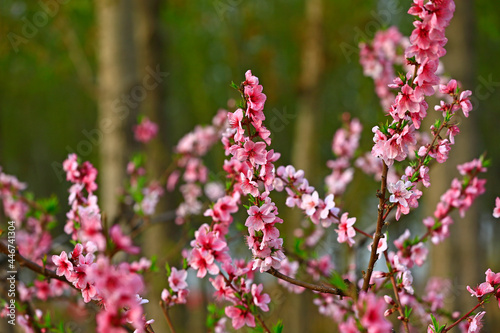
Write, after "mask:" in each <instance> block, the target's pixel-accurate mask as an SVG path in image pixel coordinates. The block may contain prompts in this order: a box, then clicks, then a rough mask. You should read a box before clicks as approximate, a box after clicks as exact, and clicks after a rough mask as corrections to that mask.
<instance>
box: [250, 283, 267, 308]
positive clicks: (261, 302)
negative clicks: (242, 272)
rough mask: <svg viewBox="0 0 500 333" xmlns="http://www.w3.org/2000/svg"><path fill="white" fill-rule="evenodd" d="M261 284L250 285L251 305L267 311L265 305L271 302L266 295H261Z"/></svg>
mask: <svg viewBox="0 0 500 333" xmlns="http://www.w3.org/2000/svg"><path fill="white" fill-rule="evenodd" d="M262 289H263V286H262V283H261V284H259V285H256V284H252V297H253V303H254V304H255V305H257V306H258V307H259V308H260V309H261V310H262V311H264V312H267V311H269V306H268V305H267V304H268V303H269V302H271V298H270V297H269V295H268V294H262Z"/></svg>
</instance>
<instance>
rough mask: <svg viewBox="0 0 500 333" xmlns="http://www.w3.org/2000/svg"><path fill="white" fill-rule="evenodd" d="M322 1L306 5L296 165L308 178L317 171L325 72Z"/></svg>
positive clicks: (297, 120) (296, 126)
mask: <svg viewBox="0 0 500 333" xmlns="http://www.w3.org/2000/svg"><path fill="white" fill-rule="evenodd" d="M322 10H323V5H322V0H307V1H306V8H305V11H306V18H305V27H304V30H305V36H304V39H305V41H304V44H303V49H302V59H301V61H302V63H301V74H300V78H299V80H300V81H299V98H298V108H297V118H296V123H295V141H294V144H293V153H292V154H293V156H292V162H293V165H294V166H295V167H296V168H297V169H303V170H304V171H305V173H306V177H313V175H314V174H315V173H314V171H316V170H317V168H316V165H317V160H318V147H317V130H316V128H317V124H318V121H319V119H318V102H317V101H318V97H319V88H320V74H321V72H322V68H323V41H322V38H321V36H322V15H323V14H322Z"/></svg>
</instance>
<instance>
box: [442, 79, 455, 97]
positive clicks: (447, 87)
mask: <svg viewBox="0 0 500 333" xmlns="http://www.w3.org/2000/svg"><path fill="white" fill-rule="evenodd" d="M439 91H440V92H441V93H442V94H447V95H454V94H456V92H457V81H456V80H454V79H452V80H450V81H449V82H448V83H447V84H440V85H439Z"/></svg>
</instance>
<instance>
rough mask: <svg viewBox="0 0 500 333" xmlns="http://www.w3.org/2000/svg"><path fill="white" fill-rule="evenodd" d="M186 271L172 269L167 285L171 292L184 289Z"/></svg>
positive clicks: (185, 285)
mask: <svg viewBox="0 0 500 333" xmlns="http://www.w3.org/2000/svg"><path fill="white" fill-rule="evenodd" d="M186 278H187V271H185V270H184V269H181V270H179V271H178V270H177V268H175V267H172V270H171V272H170V276H169V277H168V284H169V286H170V288H172V290H173V291H179V290H180V289H186V288H187V286H188V285H187V283H186Z"/></svg>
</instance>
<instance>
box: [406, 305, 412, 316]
mask: <svg viewBox="0 0 500 333" xmlns="http://www.w3.org/2000/svg"><path fill="white" fill-rule="evenodd" d="M412 311H413V308H408V306H407V305H405V318H410V315H411V312H412Z"/></svg>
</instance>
